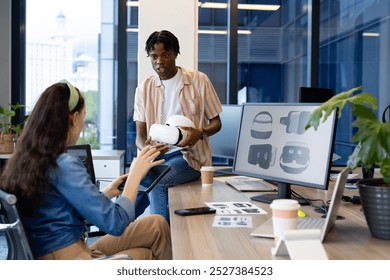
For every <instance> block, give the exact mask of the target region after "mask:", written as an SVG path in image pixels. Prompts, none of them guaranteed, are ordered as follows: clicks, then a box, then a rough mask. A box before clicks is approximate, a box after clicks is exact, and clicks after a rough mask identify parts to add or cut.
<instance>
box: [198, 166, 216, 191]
mask: <svg viewBox="0 0 390 280" xmlns="http://www.w3.org/2000/svg"><path fill="white" fill-rule="evenodd" d="M214 170H215V169H214V167H212V166H202V168H201V169H200V173H201V180H202V186H203V187H211V186H212V185H213V180H214Z"/></svg>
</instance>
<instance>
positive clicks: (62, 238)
mask: <svg viewBox="0 0 390 280" xmlns="http://www.w3.org/2000/svg"><path fill="white" fill-rule="evenodd" d="M85 113H86V109H85V103H84V98H83V97H82V96H81V94H80V92H79V90H78V89H77V88H75V87H73V86H72V85H71V84H70V83H68V82H67V81H65V80H63V81H61V82H59V83H56V84H53V85H52V86H50V87H49V88H47V89H46V90H45V91H44V92H43V93H42V95H41V96H40V98H39V100H38V101H37V103H36V105H35V107H34V109H33V111H32V113H31V114H30V116H29V119H28V121H27V124H26V126H25V128H24V130H23V133H22V134H21V136H20V138H19V139H18V143H17V145H16V149H15V151H14V155H13V156H12V158H11V159H9V161H8V162H7V165H6V166H5V168H4V170H3V173H2V175H1V181H0V182H1V188H2V189H4V190H5V191H7V192H10V193H13V194H15V195H16V196H17V197H18V201H19V207H21V209H20V210H21V213H22V216H23V218H24V225H25V228H26V231H27V233H28V237H29V239H30V243H31V247H32V250H33V253H34V256H35V257H36V258H38V259H92V258H97V257H103V256H104V255H114V254H117V253H124V254H126V255H128V256H130V257H131V258H132V259H171V258H172V251H171V239H170V232H169V226H168V224H167V222H166V221H165V220H164V219H163V218H162V217H161V216H157V215H151V216H148V217H146V218H142V219H137V220H136V221H134V217H135V215H134V203H135V199H136V196H137V191H138V187H139V183H140V181H141V179H142V178H143V177H144V175H145V174H146V173H147V172H148V170H149V169H150V168H152V167H153V166H155V165H158V164H161V163H162V162H163V160H158V161H157V160H156V161H154V159H155V158H156V157H157V156H158V155H159V151H158V149H157V148H156V147H155V146H147V147H145V149H143V150H142V151H141V152H140V153H139V155H138V157H137V158H135V159H134V160H133V162H132V164H131V167H130V171H129V173H128V174H126V175H122V176H120V177H118V178H117V179H116V180H114V181H113V182H112V183H111V184H110V185H108V186H107V187H106V188H104V189H103V190H102V192H99V190H98V189H97V188H96V186H95V185H94V184H93V183H92V182H91V180H90V178H89V176H88V173H87V171H86V169H85V167H84V165H83V163H82V162H81V160H80V159H79V158H78V157H75V156H72V155H69V154H67V153H65V148H66V147H67V146H70V145H74V144H76V142H77V140H78V138H79V135H80V132H81V130H82V128H83V126H84V118H85ZM126 178H127V179H126ZM123 180H126V184H125V187H124V189H123V191H122V192H121V191H120V190H119V189H118V186H119V185H120V184H121V183H122V182H123ZM120 194H121V196H120V197H118V198H117V199H116V201H115V203H114V202H113V201H112V200H111V199H112V198H114V197H116V196H119V195H120ZM85 220H88V221H90V222H91V223H93V224H94V225H96V226H97V227H99V228H100V229H101V230H103V231H104V232H106V233H108V234H107V235H106V236H104V237H102V238H100V239H99V240H98V241H96V242H95V243H94V244H92V245H91V246H88V245H87V244H86V243H85V241H84V234H85V231H86V227H85V223H84V221H85Z"/></svg>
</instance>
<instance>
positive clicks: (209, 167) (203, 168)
mask: <svg viewBox="0 0 390 280" xmlns="http://www.w3.org/2000/svg"><path fill="white" fill-rule="evenodd" d="M214 170H215V169H214V167H212V166H202V168H201V169H200V171H214Z"/></svg>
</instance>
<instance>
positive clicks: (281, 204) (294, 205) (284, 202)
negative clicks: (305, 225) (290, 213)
mask: <svg viewBox="0 0 390 280" xmlns="http://www.w3.org/2000/svg"><path fill="white" fill-rule="evenodd" d="M270 207H271V209H278V210H298V209H299V208H301V205H300V204H299V203H298V201H296V200H295V199H274V200H273V201H272V203H271V204H270Z"/></svg>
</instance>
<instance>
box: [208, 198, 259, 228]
mask: <svg viewBox="0 0 390 280" xmlns="http://www.w3.org/2000/svg"><path fill="white" fill-rule="evenodd" d="M205 204H206V205H207V206H208V207H211V208H214V209H216V210H217V211H216V214H217V215H216V216H215V217H214V221H213V227H228V228H232V227H252V217H251V216H249V214H267V212H266V211H264V210H263V209H261V208H259V207H257V206H256V205H254V204H252V203H250V202H205ZM231 215H235V216H231ZM237 215H244V216H237Z"/></svg>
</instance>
